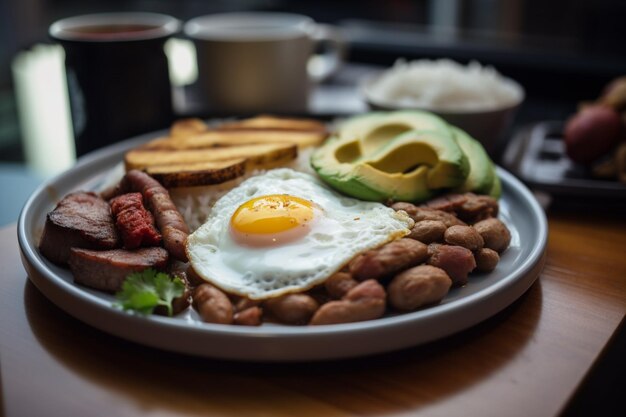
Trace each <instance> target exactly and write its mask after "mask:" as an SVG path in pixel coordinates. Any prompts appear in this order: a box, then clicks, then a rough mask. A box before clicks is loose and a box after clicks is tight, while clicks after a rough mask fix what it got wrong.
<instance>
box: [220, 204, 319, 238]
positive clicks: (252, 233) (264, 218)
mask: <svg viewBox="0 0 626 417" xmlns="http://www.w3.org/2000/svg"><path fill="white" fill-rule="evenodd" d="M313 217H314V209H313V203H311V202H310V201H308V200H305V199H303V198H299V197H295V196H291V195H287V194H272V195H265V196H261V197H257V198H253V199H251V200H248V201H246V202H245V203H243V204H242V205H240V206H239V207H238V208H237V210H235V213H234V214H233V216H232V217H231V219H230V231H231V235H232V236H233V238H234V239H235V240H236V241H237V242H239V243H242V244H246V245H249V246H273V245H277V244H281V243H285V242H289V241H292V240H295V239H298V238H300V237H302V236H304V235H305V234H307V233H308V232H309V230H310V223H311V221H312V220H313Z"/></svg>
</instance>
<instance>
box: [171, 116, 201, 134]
mask: <svg viewBox="0 0 626 417" xmlns="http://www.w3.org/2000/svg"><path fill="white" fill-rule="evenodd" d="M207 130H209V126H207V124H206V123H204V122H203V121H202V120H200V119H196V118H190V119H181V120H177V121H175V122H174V123H173V124H172V127H171V128H170V137H173V138H181V137H183V138H184V137H187V136H191V135H196V134H198V133H201V132H205V131H207Z"/></svg>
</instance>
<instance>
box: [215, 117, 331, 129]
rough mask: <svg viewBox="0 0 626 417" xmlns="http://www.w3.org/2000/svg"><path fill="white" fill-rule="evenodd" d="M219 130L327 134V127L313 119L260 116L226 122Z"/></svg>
mask: <svg viewBox="0 0 626 417" xmlns="http://www.w3.org/2000/svg"><path fill="white" fill-rule="evenodd" d="M216 129H217V130H245V129H257V130H260V129H270V130H301V131H309V132H320V133H326V126H325V125H324V123H321V122H319V121H317V120H313V119H294V118H286V117H275V116H270V115H259V116H256V117H252V118H249V119H243V120H237V121H234V122H225V123H222V124H221V125H219V126H218V127H217V128H216Z"/></svg>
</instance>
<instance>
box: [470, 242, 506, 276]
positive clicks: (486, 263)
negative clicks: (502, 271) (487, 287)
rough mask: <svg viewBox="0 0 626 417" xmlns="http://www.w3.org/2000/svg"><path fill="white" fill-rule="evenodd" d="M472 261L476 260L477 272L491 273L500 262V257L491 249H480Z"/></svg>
mask: <svg viewBox="0 0 626 417" xmlns="http://www.w3.org/2000/svg"><path fill="white" fill-rule="evenodd" d="M474 259H476V270H477V271H482V272H491V271H493V270H494V269H496V266H497V265H498V262H500V255H498V252H496V251H495V250H493V249H489V248H482V249H481V250H479V251H477V252H476V253H474Z"/></svg>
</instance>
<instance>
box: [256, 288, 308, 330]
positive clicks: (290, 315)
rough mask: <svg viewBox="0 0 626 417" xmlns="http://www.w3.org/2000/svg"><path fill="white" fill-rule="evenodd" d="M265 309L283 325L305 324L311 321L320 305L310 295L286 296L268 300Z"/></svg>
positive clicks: (264, 304) (264, 305)
mask: <svg viewBox="0 0 626 417" xmlns="http://www.w3.org/2000/svg"><path fill="white" fill-rule="evenodd" d="M263 307H265V308H266V309H267V310H268V311H269V312H271V313H272V314H273V315H274V317H275V318H276V319H277V320H278V321H280V322H281V323H285V324H305V323H307V322H308V321H309V320H310V319H311V316H313V313H315V311H316V310H317V309H318V307H319V304H318V303H317V301H315V299H314V298H313V297H311V296H310V295H306V294H286V295H282V296H280V297H276V298H270V299H269V300H266V301H265V302H264V303H263Z"/></svg>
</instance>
